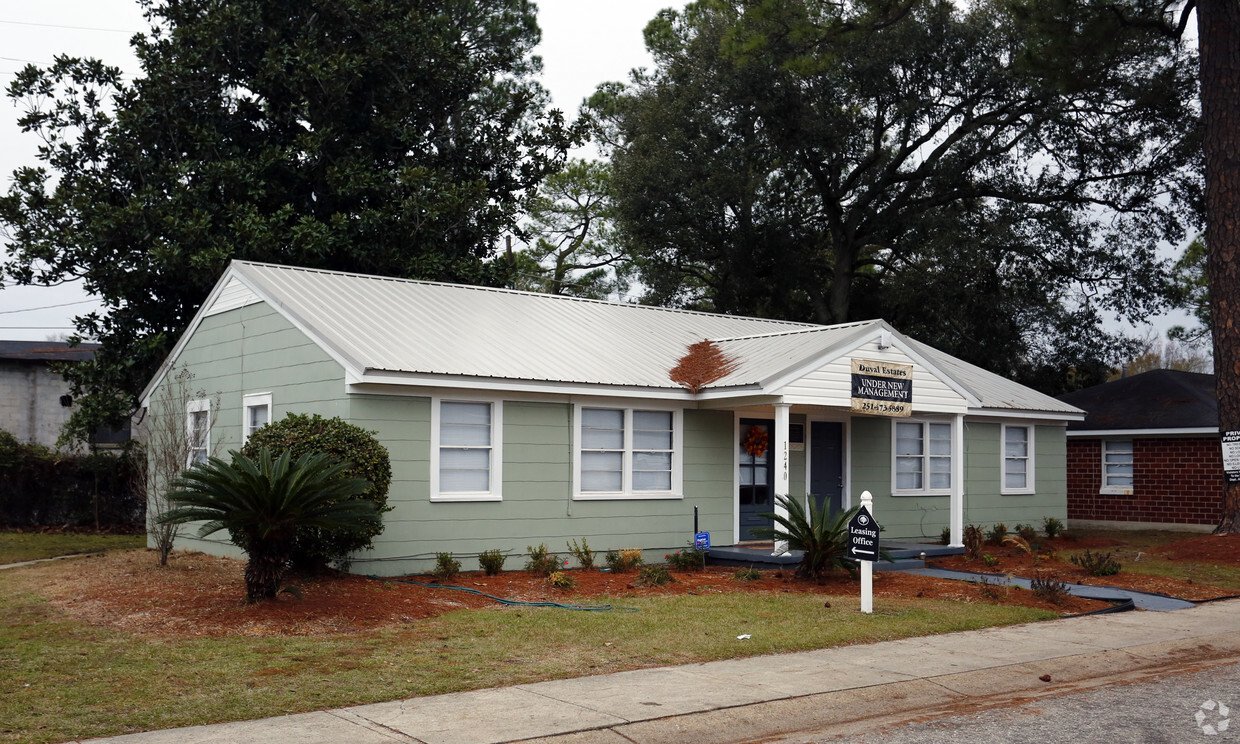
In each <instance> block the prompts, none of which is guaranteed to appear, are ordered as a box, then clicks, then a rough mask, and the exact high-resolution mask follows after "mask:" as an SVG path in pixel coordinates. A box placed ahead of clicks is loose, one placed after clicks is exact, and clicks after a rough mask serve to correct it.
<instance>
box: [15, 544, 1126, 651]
mask: <svg viewBox="0 0 1240 744" xmlns="http://www.w3.org/2000/svg"><path fill="white" fill-rule="evenodd" d="M243 569H244V563H243V562H242V561H239V560H233V559H228V558H218V557H214V556H209V555H205V554H203V553H194V552H189V553H180V552H178V553H173V555H172V558H171V560H170V562H169V565H168V566H167V567H163V568H161V567H159V566H158V565H157V562H156V558H155V554H154V552H152V551H143V550H137V551H113V552H109V553H105V554H99V555H95V556H90V557H85V558H80V559H74V560H70V561H58V562H55V563H49V564H44V565H42V566H39V567H32V568H30V569H26V570H25V571H24V572H23V575H24V577H25V580H26V581H27V582H28V587H29V588H30V589H31V590H32V591H35V592H38V593H39V594H41V595H43V596H45V597H46V598H47V599H48V601H49V602H50V604H51V605H52V606H54V607H56V608H58V609H60V610H63V611H64V612H65V613H67V614H68V615H69V616H71V617H74V618H77V619H79V620H82V621H85V622H88V623H92V624H96V625H107V626H112V627H115V628H118V629H122V630H126V631H130V632H136V633H141V634H146V635H155V636H176V637H179V638H186V637H211V636H269V635H282V636H283V635H327V634H335V633H349V632H358V631H364V630H371V629H375V628H383V627H392V626H400V625H407V624H410V623H415V622H417V621H418V620H421V619H424V618H430V617H434V616H436V615H440V614H443V613H446V612H451V611H453V610H460V609H474V608H484V607H485V608H491V607H498V606H500V605H498V604H497V603H496V602H494V601H493V600H490V599H487V598H486V597H482V596H479V595H475V594H470V593H467V592H461V591H454V590H449V589H443V588H439V587H433V588H427V587H421V586H414V585H411V584H407V583H402V582H400V581H398V580H395V579H393V580H383V579H379V580H375V579H368V578H366V577H362V576H352V575H330V576H321V577H295V578H293V579H291V580H290V583H292V584H294V585H296V586H297V587H298V588H299V589H300V591H301V595H302V596H301V597H297V596H295V595H293V594H287V593H285V594H281V595H280V597H279V599H278V600H277V601H275V602H263V603H259V604H255V605H246V604H245V603H244V602H243V601H242V597H243V595H244V585H243V582H242V572H243ZM569 573H570V575H571V576H572V577H573V578H574V580H575V582H576V586H575V587H574V588H573V589H571V590H568V591H561V590H557V589H554V588H552V587H551V586H550V585H549V584H548V583H547V580H546V579H544V578H542V577H539V576H535V575H534V574H531V573H528V572H526V571H504V572H503V573H501V574H499V575H497V576H485V575H484V574H482V573H481V572H474V573H465V574H461V575H460V576H458V577H457V578H456V579H454V580H453V581H452V582H451V583H452V584H454V585H457V586H462V587H468V588H470V589H476V590H478V591H480V592H483V593H486V594H490V595H493V596H497V597H503V598H506V599H515V600H521V601H533V602H539V601H553V602H564V603H587V604H588V603H594V602H598V601H603V600H600V598H607V599H606V600H605V601H613V602H623V601H624V600H625V599H627V598H633V597H659V596H670V595H677V594H699V595H704V594H727V593H733V594H735V593H750V594H768V595H775V594H785V593H791V594H819V595H830V596H844V597H858V598H859V596H860V583H859V581H856V580H853V579H850V578H849V577H848V576H847V575H846V574H843V573H840V574H839V575H837V576H835V577H833V578H831V579H830V580H828V581H827V582H826V583H824V584H821V585H820V584H815V583H813V582H809V581H803V580H800V579H796V578H794V577H793V576H792V574H791V572H790V571H782V572H776V571H766V572H763V574H762V578H761V579H759V580H756V581H741V580H738V579H736V578H735V577H734V573H735V569H732V568H723V567H715V566H712V567H708V568H707V569H706V570H705V571H701V572H693V573H686V572H673V576H674V578H675V581H674V582H672V583H670V584H665V585H664V586H658V587H643V586H639V585H638V583H637V579H638V575H637V574H636V573H624V574H613V573H605V572H600V571H598V570H592V571H584V570H577V571H571V572H569ZM11 578H14V579H17V578H18V577H15V576H14V577H11ZM412 578H413V580H416V581H419V582H423V583H431V582H432V581H433V580H432V579H431V578H430V577H427V576H419V577H412ZM874 594H875V597H877V598H884V597H896V598H903V599H917V598H924V599H937V600H946V601H955V602H999V603H1002V604H1010V605H1022V606H1027V607H1036V608H1040V609H1047V610H1051V611H1053V612H1057V613H1060V614H1064V615H1069V614H1077V613H1081V612H1088V611H1090V610H1095V609H1100V608H1102V607H1106V606H1107V604H1106V603H1103V602H1096V601H1092V600H1083V599H1079V598H1076V597H1069V598H1067V599H1066V600H1064V602H1063V603H1062V604H1060V605H1054V604H1050V603H1048V602H1046V601H1044V600H1040V599H1038V598H1036V597H1034V596H1033V594H1032V593H1031V592H1028V591H1020V590H1011V591H1002V592H999V594H1000V596H999V597H997V598H996V597H994V596H987V595H993V594H995V592H994V591H993V590H989V591H983V587H980V586H978V585H975V584H971V583H968V582H962V581H951V580H946V579H934V578H930V577H925V576H914V575H911V574H902V573H888V572H881V571H879V572H876V573H875V574H874ZM836 601H839V600H836ZM845 601H849V600H845ZM857 601H858V602H859V601H860V600H859V599H858V600H857Z"/></svg>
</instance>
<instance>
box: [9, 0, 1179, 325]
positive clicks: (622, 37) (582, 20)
mask: <svg viewBox="0 0 1240 744" xmlns="http://www.w3.org/2000/svg"><path fill="white" fill-rule="evenodd" d="M537 4H538V7H539V24H540V26H541V27H542V31H543V42H542V44H541V45H540V46H539V47H538V50H537V51H538V54H539V55H540V56H542V58H543V67H544V70H543V79H542V82H543V85H544V86H545V87H546V88H547V89H548V90H549V91H550V93H551V95H552V98H553V100H554V104H555V105H556V106H557V107H558V108H561V109H563V110H564V111H565V113H566V114H568V115H570V116H571V115H572V114H574V113H575V112H576V110H577V106H578V104H579V103H580V102H581V100H582V99H583V98H585V97H586V96H588V95H589V94H590V93H591V92H592V91H593V90H594V88H595V86H596V85H598V84H599V83H601V82H604V81H608V80H623V79H625V78H626V77H627V75H628V71H629V70H631V69H633V68H634V67H643V66H648V65H650V64H651V61H650V57H649V56H648V55H647V54H646V50H645V47H644V45H643V44H642V36H641V32H642V29H643V28H644V27H645V25H646V23H647V22H648V21H649V20H650V19H651V18H653V17H654V15H655V13H656V12H658V11H659V9H661V8H664V7H672V6H675V7H681V6H683V5H684V0H679V2H677V1H676V0H538V3H537ZM145 28H147V25H146V22H145V19H143V17H142V14H141V12H140V9H139V7H138V4H137V2H135V1H134V0H39V1H38V2H33V1H31V0H25V1H22V2H18V1H17V0H8V1H7V2H5V3H3V4H0V82H2V83H3V86H0V87H3V88H4V89H7V87H8V84H9V83H10V82H12V80H13V74H14V73H15V72H16V71H17V70H19V69H21V68H22V67H23V66H25V65H26V64H27V63H31V62H33V63H35V64H39V65H47V64H50V63H51V61H52V57H53V55H55V54H71V55H75V56H82V57H97V58H100V59H102V60H104V61H105V62H107V63H109V64H112V65H116V66H118V67H120V68H121V69H122V70H123V71H125V72H127V73H129V74H131V75H132V74H137V73H138V72H139V68H138V63H137V60H136V59H135V58H134V56H133V54H132V53H131V51H130V49H129V39H130V38H131V37H132V36H133V34H134V33H136V32H138V31H141V30H144V29H145ZM21 113H22V112H21V111H20V110H19V109H18V108H17V107H16V105H15V104H13V103H12V102H11V101H10V100H9V99H8V98H7V97H3V96H0V183H2V184H3V186H2V188H3V189H4V190H6V191H7V189H8V184H9V183H10V181H11V178H12V173H13V170H14V169H15V168H17V167H19V166H21V165H25V164H35V162H36V161H35V159H34V151H35V148H36V147H37V145H38V142H37V139H36V138H35V137H34V135H27V134H22V133H21V132H19V131H18V128H17V119H18V117H19V116H20V115H21ZM52 306H58V307H52ZM97 306H98V303H97V302H94V301H92V300H90V299H89V296H88V295H87V294H86V292H85V291H84V290H83V289H82V288H81V286H80V285H76V284H75V285H67V286H61V287H50V288H43V287H5V288H3V289H0V339H19V340H20V339H30V340H42V339H46V338H49V337H51V336H54V335H57V334H64V333H67V332H68V331H69V330H70V324H71V319H72V318H73V316H74V315H77V314H82V313H87V312H90V311H91V310H92V309H94V308H95V307H97ZM34 308H47V309H43V310H34ZM1176 317H1177V318H1178V320H1176V321H1175V322H1181V323H1183V322H1185V320H1184V318H1185V317H1186V316H1185V315H1184V314H1183V313H1177V315H1176ZM1171 323H1172V322H1171V321H1169V320H1166V319H1164V320H1162V321H1160V322H1158V324H1157V325H1159V326H1160V327H1163V328H1165V327H1167V326H1169V325H1171Z"/></svg>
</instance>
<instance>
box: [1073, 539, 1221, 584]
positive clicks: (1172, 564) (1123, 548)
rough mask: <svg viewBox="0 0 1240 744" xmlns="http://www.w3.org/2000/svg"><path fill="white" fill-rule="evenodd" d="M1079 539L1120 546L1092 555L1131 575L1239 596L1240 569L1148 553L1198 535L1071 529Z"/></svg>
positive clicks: (1099, 549) (1098, 551) (1101, 549)
mask: <svg viewBox="0 0 1240 744" xmlns="http://www.w3.org/2000/svg"><path fill="white" fill-rule="evenodd" d="M1073 534H1076V535H1078V536H1080V537H1105V538H1110V539H1112V540H1116V541H1119V542H1121V543H1123V544H1122V545H1117V546H1112V547H1106V548H1095V549H1094V552H1095V553H1111V554H1112V555H1113V556H1114V557H1115V559H1116V560H1118V561H1119V562H1120V563H1121V564H1123V569H1122V571H1123V572H1125V573H1131V574H1144V575H1148V576H1163V577H1166V578H1170V579H1179V580H1181V581H1192V582H1193V583H1194V584H1208V585H1210V586H1217V587H1221V588H1224V589H1234V590H1236V592H1238V593H1240V566H1237V565H1234V563H1233V564H1226V563H1216V562H1208V561H1195V560H1171V559H1170V558H1168V557H1167V556H1166V554H1152V553H1150V550H1151V549H1153V548H1158V547H1161V546H1163V545H1168V544H1170V543H1174V542H1179V541H1181V540H1184V539H1186V538H1189V537H1194V536H1198V535H1201V534H1202V533H1191V532H1172V531H1168V530H1131V531H1129V530H1073ZM1083 552H1084V550H1069V551H1065V552H1064V554H1063V555H1064V559H1065V560H1067V559H1068V558H1069V557H1070V556H1072V555H1077V554H1080V553H1083Z"/></svg>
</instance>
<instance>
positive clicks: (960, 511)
mask: <svg viewBox="0 0 1240 744" xmlns="http://www.w3.org/2000/svg"><path fill="white" fill-rule="evenodd" d="M948 519H949V520H950V522H951V530H952V537H951V547H953V548H961V547H964V414H963V413H958V414H956V417H955V418H954V419H952V495H951V508H950V511H949V517H948Z"/></svg>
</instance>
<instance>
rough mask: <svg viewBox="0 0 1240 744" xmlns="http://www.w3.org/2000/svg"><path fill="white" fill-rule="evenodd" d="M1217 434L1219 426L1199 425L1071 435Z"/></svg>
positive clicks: (1088, 431) (1178, 435) (1113, 430)
mask: <svg viewBox="0 0 1240 744" xmlns="http://www.w3.org/2000/svg"><path fill="white" fill-rule="evenodd" d="M1202 435H1209V436H1217V435H1218V427H1211V426H1197V427H1186V428H1183V429H1078V430H1075V431H1070V432H1068V436H1070V437H1190V436H1202Z"/></svg>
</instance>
